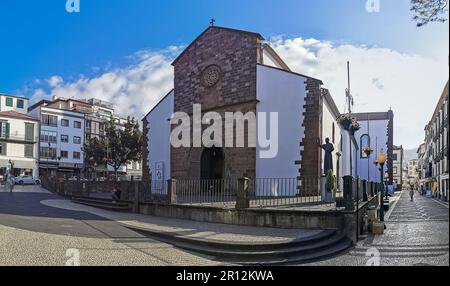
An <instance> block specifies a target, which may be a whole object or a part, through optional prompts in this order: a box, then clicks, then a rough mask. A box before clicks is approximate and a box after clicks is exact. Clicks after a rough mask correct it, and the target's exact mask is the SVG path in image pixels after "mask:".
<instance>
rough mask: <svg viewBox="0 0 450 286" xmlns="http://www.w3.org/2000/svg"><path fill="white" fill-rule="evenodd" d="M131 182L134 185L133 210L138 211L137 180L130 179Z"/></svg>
mask: <svg viewBox="0 0 450 286" xmlns="http://www.w3.org/2000/svg"><path fill="white" fill-rule="evenodd" d="M131 184H132V185H134V203H133V212H134V213H139V182H137V181H134V180H133V179H132V181H131Z"/></svg>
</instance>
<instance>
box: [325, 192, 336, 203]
mask: <svg viewBox="0 0 450 286" xmlns="http://www.w3.org/2000/svg"><path fill="white" fill-rule="evenodd" d="M322 200H323V201H324V202H325V203H334V196H333V192H330V191H326V192H325V196H324V197H323V198H322Z"/></svg>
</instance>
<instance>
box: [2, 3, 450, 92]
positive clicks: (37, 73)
mask: <svg viewBox="0 0 450 286" xmlns="http://www.w3.org/2000/svg"><path fill="white" fill-rule="evenodd" d="M365 2H366V1H365V0H343V1H334V0H318V1H306V0H304V1H302V0H282V1H269V0H239V1H236V0H227V1H215V0H209V1H206V0H190V1H181V0H168V1H167V0H166V1H149V0H128V1H123V0H81V2H80V3H81V13H79V14H68V13H67V12H66V11H65V0H40V1H16V0H2V1H0V19H2V21H1V22H2V24H1V25H0V35H1V42H2V44H1V45H0V63H1V66H2V68H1V69H0V91H2V92H7V93H14V92H15V91H17V90H20V89H21V88H22V86H23V85H24V83H26V82H30V81H32V80H33V79H35V78H47V77H49V76H51V75H53V74H61V75H65V76H70V75H77V74H79V73H83V74H86V73H89V72H90V70H91V67H93V66H105V65H107V64H109V63H111V62H113V63H115V64H119V65H120V64H121V63H120V62H121V61H123V60H124V59H125V57H126V56H127V55H130V54H132V53H133V52H136V51H138V50H141V49H145V48H152V49H158V48H165V47H166V46H169V45H180V44H186V43H189V41H191V40H192V39H193V38H195V36H196V35H197V34H198V33H199V32H200V31H202V30H203V29H204V28H205V27H206V26H207V24H208V21H209V19H210V18H212V17H214V18H216V19H217V24H218V25H221V26H230V27H236V28H240V29H246V30H251V31H258V32H260V33H262V34H263V35H264V36H265V37H270V36H274V35H280V34H284V35H288V36H302V37H304V38H308V37H314V38H316V39H326V40H332V41H335V42H350V43H357V44H368V45H375V46H382V47H389V48H394V49H397V50H400V51H407V52H413V53H428V54H431V53H432V52H433V50H432V49H431V50H430V49H429V45H424V43H429V44H431V45H433V43H434V44H435V43H436V42H440V41H442V43H445V42H448V36H446V35H445V34H446V31H447V32H448V27H447V28H444V26H446V25H435V26H434V27H433V29H417V28H415V27H414V24H413V23H412V22H411V21H410V18H411V14H410V12H409V10H408V8H409V1H408V0H396V1H390V0H389V1H388V0H381V2H380V4H381V6H380V7H381V11H380V13H371V14H370V13H367V12H366V10H365ZM445 39H447V41H445Z"/></svg>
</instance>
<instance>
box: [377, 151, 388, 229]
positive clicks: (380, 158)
mask: <svg viewBox="0 0 450 286" xmlns="http://www.w3.org/2000/svg"><path fill="white" fill-rule="evenodd" d="M377 161H378V164H380V176H381V177H380V178H381V180H380V181H381V184H382V185H381V194H380V204H381V206H380V220H381V221H384V195H383V194H384V193H383V192H384V176H383V175H384V172H383V170H384V163H386V155H385V154H384V151H383V149H381V152H380V154H379V155H378V159H377Z"/></svg>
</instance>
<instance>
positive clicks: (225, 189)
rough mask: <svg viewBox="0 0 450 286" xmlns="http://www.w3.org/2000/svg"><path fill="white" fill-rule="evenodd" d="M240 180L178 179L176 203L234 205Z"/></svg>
mask: <svg viewBox="0 0 450 286" xmlns="http://www.w3.org/2000/svg"><path fill="white" fill-rule="evenodd" d="M238 182H239V180H238V179H226V180H177V181H176V187H175V188H176V189H175V193H176V203H177V204H190V205H210V206H220V207H234V206H235V204H236V196H237V190H238Z"/></svg>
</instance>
